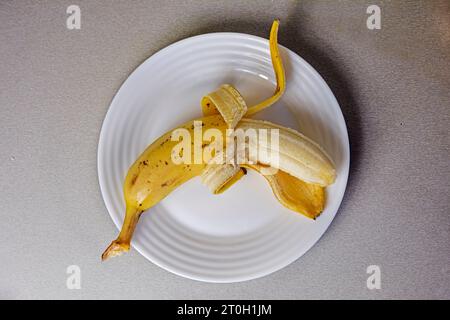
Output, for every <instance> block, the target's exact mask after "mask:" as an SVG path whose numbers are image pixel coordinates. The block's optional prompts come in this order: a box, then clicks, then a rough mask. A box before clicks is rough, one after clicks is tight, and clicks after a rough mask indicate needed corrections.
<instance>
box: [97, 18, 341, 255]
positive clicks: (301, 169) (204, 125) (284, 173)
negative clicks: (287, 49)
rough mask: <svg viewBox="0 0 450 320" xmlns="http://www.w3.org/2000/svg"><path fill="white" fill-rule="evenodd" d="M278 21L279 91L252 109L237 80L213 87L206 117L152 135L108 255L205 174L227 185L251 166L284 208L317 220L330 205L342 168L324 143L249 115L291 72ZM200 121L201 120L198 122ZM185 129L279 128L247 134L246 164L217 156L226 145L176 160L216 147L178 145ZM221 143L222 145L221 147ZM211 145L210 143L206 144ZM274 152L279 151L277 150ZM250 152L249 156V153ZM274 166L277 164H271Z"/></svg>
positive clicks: (208, 180) (273, 36) (220, 186)
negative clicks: (148, 213) (263, 135)
mask: <svg viewBox="0 0 450 320" xmlns="http://www.w3.org/2000/svg"><path fill="white" fill-rule="evenodd" d="M278 24H279V23H278V21H277V20H276V21H275V22H274V23H273V25H272V29H271V33H270V52H271V57H272V64H273V67H274V71H275V75H276V79H277V87H276V89H275V93H274V95H273V96H272V97H271V98H269V99H267V100H265V101H263V102H261V103H259V104H257V105H256V106H253V107H251V108H248V107H247V105H246V104H245V101H244V99H243V97H242V96H241V95H240V94H239V92H238V91H237V90H236V89H235V88H234V87H232V86H231V85H223V86H221V87H220V88H219V89H218V90H216V91H215V92H212V93H210V94H208V95H206V96H205V97H204V98H203V99H202V102H201V106H202V110H203V114H204V117H202V118H199V119H195V120H192V121H189V122H187V123H185V124H184V125H182V126H180V127H179V128H177V129H176V130H171V131H169V132H167V133H165V134H164V135H162V136H161V137H159V138H158V139H157V140H156V141H154V142H153V143H152V144H151V145H150V146H148V147H147V149H146V150H145V151H144V152H143V153H142V154H141V155H140V156H139V158H138V159H137V160H136V161H135V162H134V164H133V165H132V166H131V167H130V169H129V171H128V174H127V176H126V178H125V183H124V188H123V190H124V197H125V204H126V214H125V220H124V223H123V225H122V229H121V231H120V233H119V236H118V237H117V239H116V240H114V241H113V242H112V243H111V244H110V246H109V247H108V248H107V249H106V250H105V252H104V253H103V255H102V259H103V260H105V259H107V258H109V257H113V256H116V255H119V254H121V253H123V252H126V251H128V250H129V248H130V242H131V238H132V235H133V232H134V230H135V227H136V225H137V223H138V221H139V218H140V216H141V214H142V213H143V212H144V211H145V210H147V209H149V208H151V207H153V206H154V205H156V204H157V203H158V202H159V201H161V200H162V199H163V198H164V197H166V196H167V195H168V194H169V193H170V192H171V191H172V190H174V189H175V188H177V187H178V186H180V185H181V184H183V183H184V182H186V181H188V180H190V179H191V178H193V177H196V176H201V179H202V181H203V183H204V184H206V185H207V186H208V188H209V189H210V190H211V192H213V193H215V194H218V193H221V192H224V191H225V190H226V189H227V188H229V187H230V186H231V185H232V184H234V183H236V182H237V181H238V180H239V179H240V178H242V177H243V176H244V175H245V173H246V170H247V169H250V170H255V171H256V172H258V173H260V174H262V175H263V176H264V177H265V178H266V180H267V181H268V183H269V184H270V186H271V188H272V190H273V193H274V195H275V196H276V198H277V199H278V200H279V202H280V203H281V204H283V205H284V206H285V207H287V208H289V209H291V210H293V211H296V212H300V213H302V214H304V215H305V216H307V217H309V218H313V219H315V218H316V217H317V216H318V215H319V214H320V213H321V212H322V211H323V208H324V203H325V190H324V187H326V186H328V185H330V184H332V183H333V182H334V180H335V178H336V171H335V169H334V166H333V163H332V161H331V159H330V158H329V156H328V155H327V154H326V153H325V151H324V150H322V148H321V147H320V146H319V145H318V144H316V143H315V142H313V141H312V140H310V139H309V138H307V137H305V136H304V135H302V134H301V133H299V132H297V131H295V130H293V129H289V128H285V127H282V126H280V125H276V124H273V123H271V122H268V121H263V120H253V119H248V118H245V116H248V115H251V114H253V113H255V112H258V111H260V110H262V109H264V108H267V107H268V106H270V105H272V104H273V103H275V102H276V101H277V100H278V99H279V98H280V97H281V95H282V94H283V92H284V90H285V75H284V69H283V65H282V61H281V58H280V55H279V52H278V46H277V31H278ZM199 123H200V124H201V125H200V128H199V127H198V124H199ZM178 129H182V130H184V131H183V132H185V133H186V134H187V135H188V137H186V136H184V137H183V140H184V139H186V138H190V139H191V140H192V141H195V135H196V134H197V133H198V130H200V131H201V132H205V131H207V130H209V129H213V130H216V132H217V133H220V135H221V136H222V137H229V136H230V135H229V130H231V129H234V130H243V131H245V130H263V131H264V130H265V131H270V130H275V131H276V132H277V133H278V136H277V138H278V139H277V142H278V143H277V144H275V143H273V142H274V141H272V140H274V139H273V138H272V136H271V138H270V139H266V140H263V141H262V140H260V139H257V140H252V139H248V141H247V140H246V141H245V143H244V144H243V145H244V150H246V151H248V150H250V149H255V148H256V149H258V150H262V151H264V152H257V154H256V156H255V157H253V158H251V157H247V158H246V159H244V160H245V161H243V162H242V163H240V162H237V161H236V158H235V156H236V150H234V151H233V154H232V155H233V157H232V161H231V162H230V161H218V158H219V157H220V158H221V159H223V158H226V155H227V152H229V150H231V148H228V145H227V146H224V145H221V146H220V147H218V148H216V149H213V150H214V154H213V155H212V157H210V159H209V160H208V161H203V160H202V161H191V162H183V163H178V162H176V161H174V159H175V158H177V157H178V158H179V157H183V158H186V157H188V158H190V159H196V157H197V156H198V152H200V153H201V154H202V155H203V154H204V153H205V151H208V150H210V149H211V147H213V146H214V145H213V144H214V143H213V142H212V141H210V140H209V141H202V142H201V145H198V143H194V142H193V143H192V145H193V147H192V148H191V147H190V146H189V148H182V149H180V148H179V145H180V142H179V140H178V138H179V137H178V136H177V135H176V134H175V132H177V130H178ZM216 147H217V146H216ZM208 148H209V149H208ZM271 154H276V155H277V158H276V161H274V158H273V157H271ZM250 158H251V159H250ZM269 169H275V170H269Z"/></svg>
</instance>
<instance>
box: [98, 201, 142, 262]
mask: <svg viewBox="0 0 450 320" xmlns="http://www.w3.org/2000/svg"><path fill="white" fill-rule="evenodd" d="M141 214H142V211H141V210H138V209H136V208H134V207H129V206H127V209H126V213H125V220H124V222H123V225H122V229H121V230H120V233H119V236H118V237H117V239H116V240H114V241H113V242H111V244H110V245H109V246H108V248H106V250H105V252H103V254H102V260H103V261H105V260H107V259H108V258H111V257H115V256H119V255H121V254H122V253H124V252H127V251H128V250H130V243H131V237H132V236H133V233H134V230H135V229H136V225H137V223H138V221H139V218H140V217H141Z"/></svg>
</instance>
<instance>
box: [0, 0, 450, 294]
mask: <svg viewBox="0 0 450 320" xmlns="http://www.w3.org/2000/svg"><path fill="white" fill-rule="evenodd" d="M70 4H77V5H79V7H80V9H81V29H80V30H68V29H67V28H66V18H67V16H68V15H67V14H66V8H67V6H69V5H70ZM371 4H377V5H379V6H380V8H381V18H382V20H381V23H382V25H381V29H380V30H369V29H368V28H367V27H366V20H367V18H368V16H369V15H368V14H367V13H366V9H367V7H368V6H369V5H371ZM274 17H279V18H280V19H281V22H282V26H281V30H280V42H281V43H282V44H283V45H285V46H287V47H289V48H291V49H293V50H294V51H295V52H297V53H298V54H300V55H301V56H302V57H304V58H305V59H306V60H307V61H308V62H309V63H310V64H312V65H313V67H314V68H316V69H317V70H318V71H319V73H320V74H321V75H322V76H323V77H324V78H325V80H326V81H327V82H328V84H329V86H330V87H331V88H332V90H333V92H334V93H335V95H336V97H337V98H338V101H339V102H340V104H341V106H342V109H343V113H344V115H345V118H346V121H347V125H348V129H349V134H350V140H351V149H352V158H351V159H352V161H351V162H352V164H351V171H350V180H349V184H348V188H347V192H346V195H345V198H344V201H343V203H342V206H341V208H340V210H339V213H338V215H337V216H336V218H335V220H334V222H333V223H332V225H331V227H330V228H329V229H328V231H327V232H326V234H325V235H324V236H323V237H322V239H321V240H320V241H319V242H318V243H317V244H316V245H315V246H314V247H313V248H312V249H311V250H310V251H309V252H308V253H307V254H306V255H304V256H303V257H302V258H301V259H299V260H298V261H296V262H295V263H293V264H291V265H290V266H288V267H286V268H284V269H283V270H281V271H279V272H276V273H274V274H272V275H270V276H267V277H264V278H261V279H257V280H253V281H249V282H245V283H237V284H220V285H219V284H208V283H201V282H195V281H191V280H188V279H184V278H181V277H178V276H175V275H173V274H170V273H169V272H166V271H164V270H162V269H160V268H159V267H157V266H155V265H153V264H152V263H150V262H148V261H147V260H146V259H144V258H143V257H142V256H140V255H139V254H137V253H136V252H135V251H131V252H130V253H129V254H128V255H127V256H124V257H122V258H120V259H114V260H111V261H108V263H100V260H99V255H100V253H101V252H102V250H103V249H104V248H105V245H106V244H107V243H108V242H109V241H110V240H111V238H112V237H113V236H115V234H116V231H117V230H116V228H115V227H114V225H113V222H112V221H111V219H110V217H109V215H108V213H107V211H106V208H105V206H104V204H103V200H102V197H101V194H100V190H99V186H98V180H97V168H96V156H97V143H98V137H99V132H100V127H101V124H102V120H103V118H104V116H105V113H106V111H107V109H108V106H109V103H110V101H111V99H112V97H113V95H114V94H115V92H116V91H117V90H118V88H119V87H120V85H121V83H122V82H123V81H124V80H125V79H126V78H127V76H128V75H129V73H130V72H131V71H132V70H133V69H135V68H136V67H137V66H138V65H139V64H140V63H141V62H143V61H144V60H145V59H146V58H148V57H149V56H150V55H152V54H153V53H154V52H156V51H157V50H159V49H161V48H163V47H165V46H167V45H169V44H170V43H172V42H174V41H177V40H180V39H183V38H186V37H189V36H192V35H197V34H201V33H206V32H215V31H236V32H244V33H250V34H255V35H259V36H263V37H266V36H267V31H268V28H269V27H270V24H271V21H272V19H273V18H274ZM0 56H1V64H0V77H1V81H0V111H1V113H0V115H1V117H0V136H1V139H0V150H1V152H0V187H1V189H0V191H1V201H0V214H1V217H0V218H1V223H2V224H1V226H2V230H1V232H0V256H1V266H0V297H1V298H25V299H28V298H67V299H78V298H95V299H97V298H159V299H170V298H187V299H190V298H200V299H201V298H204V299H206V298H213V299H216V298H222V299H223V298H245V299H253V298H262V299H263V298H264V299H265V298H275V299H277V298H284V299H301V298H307V299H309V298H331V299H335V298H356V299H358V298H369V299H378V298H402V299H403V298H446V299H449V298H450V216H449V207H450V206H449V193H450V190H449V181H450V168H449V124H450V90H449V89H450V67H449V66H450V2H449V1H448V0H442V1H380V0H378V1H339V2H338V1H298V2H296V1H270V0H266V1H245V2H244V1H167V0H161V1H106V0H102V1H87V0H77V1H39V4H38V2H37V1H19V0H18V1H5V0H4V1H1V3H0ZM69 265H78V266H79V267H80V269H81V289H80V290H76V289H74V290H69V289H68V288H67V287H66V279H67V277H68V275H67V273H66V270H67V267H68V266H69ZM369 265H378V266H379V267H380V268H381V284H382V287H381V289H380V290H369V289H368V288H367V286H366V279H367V277H368V276H369V275H368V274H367V273H366V268H367V266H369Z"/></svg>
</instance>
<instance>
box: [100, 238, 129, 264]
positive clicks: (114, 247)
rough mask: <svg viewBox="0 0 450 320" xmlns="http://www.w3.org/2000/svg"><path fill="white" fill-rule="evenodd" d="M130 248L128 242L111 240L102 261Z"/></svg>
mask: <svg viewBox="0 0 450 320" xmlns="http://www.w3.org/2000/svg"><path fill="white" fill-rule="evenodd" d="M128 250H130V245H129V244H127V243H121V242H119V241H117V240H114V241H113V242H111V244H110V245H109V246H108V248H106V250H105V252H103V254H102V261H105V260H107V259H109V258H112V257H117V256H120V255H122V254H123V253H125V252H127V251H128Z"/></svg>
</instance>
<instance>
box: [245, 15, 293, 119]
mask: <svg viewBox="0 0 450 320" xmlns="http://www.w3.org/2000/svg"><path fill="white" fill-rule="evenodd" d="M279 24H280V21H279V20H274V22H273V24H272V28H271V29H270V38H269V47H270V57H271V59H272V66H273V70H274V72H275V78H276V79H277V87H276V89H275V92H274V94H273V96H272V97H270V98H269V99H266V100H264V101H263V102H260V103H258V104H257V105H255V106H253V107H251V108H249V109H248V111H247V114H246V115H247V116H250V115H252V114H255V113H257V112H259V111H261V110H263V109H265V108H267V107H269V106H271V105H272V104H274V103H275V102H277V100H278V99H280V97H281V96H282V95H283V93H284V90H285V89H286V76H285V74H284V67H283V61H282V60H281V56H280V52H279V50H278V26H279Z"/></svg>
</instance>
